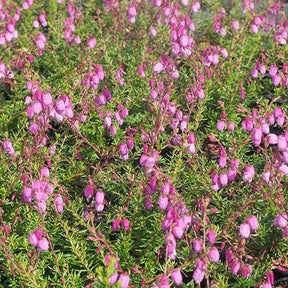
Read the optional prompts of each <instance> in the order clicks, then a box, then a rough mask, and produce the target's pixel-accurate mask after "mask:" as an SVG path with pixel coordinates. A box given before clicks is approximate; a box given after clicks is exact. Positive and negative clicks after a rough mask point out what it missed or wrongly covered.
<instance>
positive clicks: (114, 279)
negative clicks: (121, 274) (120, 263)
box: [109, 271, 118, 285]
mask: <svg viewBox="0 0 288 288" xmlns="http://www.w3.org/2000/svg"><path fill="white" fill-rule="evenodd" d="M117 279H118V273H117V271H116V272H115V273H114V274H113V275H112V276H111V277H110V278H109V284H110V285H114V284H115V283H116V282H117Z"/></svg>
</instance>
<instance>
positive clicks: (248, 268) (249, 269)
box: [241, 264, 252, 278]
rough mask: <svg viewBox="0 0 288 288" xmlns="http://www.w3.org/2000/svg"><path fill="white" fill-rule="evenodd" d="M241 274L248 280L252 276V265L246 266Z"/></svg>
mask: <svg viewBox="0 0 288 288" xmlns="http://www.w3.org/2000/svg"><path fill="white" fill-rule="evenodd" d="M241 273H242V276H243V277H244V278H248V277H249V276H250V275H251V274H252V266H251V265H250V264H245V265H244V267H243V268H242V270H241Z"/></svg>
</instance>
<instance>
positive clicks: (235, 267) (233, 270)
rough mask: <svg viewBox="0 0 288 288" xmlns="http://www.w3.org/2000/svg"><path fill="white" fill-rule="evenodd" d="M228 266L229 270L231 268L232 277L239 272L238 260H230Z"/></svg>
mask: <svg viewBox="0 0 288 288" xmlns="http://www.w3.org/2000/svg"><path fill="white" fill-rule="evenodd" d="M229 265H230V268H231V273H232V275H236V274H237V273H238V272H239V270H240V267H241V263H240V262H239V261H238V260H236V259H234V260H232V261H231V262H230V264H229Z"/></svg>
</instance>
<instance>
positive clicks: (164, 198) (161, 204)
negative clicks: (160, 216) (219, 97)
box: [159, 195, 168, 210]
mask: <svg viewBox="0 0 288 288" xmlns="http://www.w3.org/2000/svg"><path fill="white" fill-rule="evenodd" d="M167 206H168V197H167V196H165V195H163V196H160V197H159V207H160V209H161V210H165V209H166V208H167Z"/></svg>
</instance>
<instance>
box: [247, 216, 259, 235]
mask: <svg viewBox="0 0 288 288" xmlns="http://www.w3.org/2000/svg"><path fill="white" fill-rule="evenodd" d="M247 223H248V225H249V227H250V229H251V230H252V231H256V230H258V229H259V223H258V220H257V218H256V217H255V216H253V215H252V216H249V217H248V218H247Z"/></svg>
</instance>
